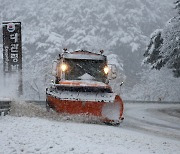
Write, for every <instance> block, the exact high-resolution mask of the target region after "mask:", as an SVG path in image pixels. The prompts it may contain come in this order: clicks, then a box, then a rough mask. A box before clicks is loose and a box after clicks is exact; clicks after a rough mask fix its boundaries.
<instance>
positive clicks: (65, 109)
mask: <svg viewBox="0 0 180 154" xmlns="http://www.w3.org/2000/svg"><path fill="white" fill-rule="evenodd" d="M115 70H116V68H115V66H114V65H108V63H107V57H106V56H105V55H103V52H102V51H101V53H100V54H97V53H92V52H88V51H83V50H80V51H74V52H67V51H66V49H65V50H64V52H63V53H62V54H60V55H59V58H58V59H57V60H56V61H54V62H53V71H52V74H53V75H54V76H55V79H54V80H52V83H51V84H50V86H49V88H47V89H46V107H47V109H50V108H52V109H54V110H55V111H57V112H60V113H67V114H72V115H74V114H77V115H87V116H95V117H97V118H99V119H100V120H102V121H103V122H104V123H106V124H111V125H119V124H120V123H121V122H122V120H123V119H124V118H123V110H124V107H123V101H122V99H121V97H120V96H119V95H117V94H115V93H113V91H112V88H111V87H110V85H109V80H110V79H113V78H115V77H116V72H115Z"/></svg>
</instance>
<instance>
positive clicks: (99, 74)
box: [65, 59, 107, 82]
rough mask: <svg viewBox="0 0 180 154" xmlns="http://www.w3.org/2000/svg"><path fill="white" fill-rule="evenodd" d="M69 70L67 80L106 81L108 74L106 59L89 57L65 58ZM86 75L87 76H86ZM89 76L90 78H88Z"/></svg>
mask: <svg viewBox="0 0 180 154" xmlns="http://www.w3.org/2000/svg"><path fill="white" fill-rule="evenodd" d="M65 63H66V64H67V65H68V70H67V72H66V75H65V79H66V80H95V81H100V82H105V81H106V78H107V76H106V75H105V74H104V71H103V69H104V67H105V66H106V61H103V60H89V59H65ZM85 77H86V78H85ZM87 77H88V78H87Z"/></svg>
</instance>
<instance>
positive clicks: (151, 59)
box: [144, 0, 180, 77]
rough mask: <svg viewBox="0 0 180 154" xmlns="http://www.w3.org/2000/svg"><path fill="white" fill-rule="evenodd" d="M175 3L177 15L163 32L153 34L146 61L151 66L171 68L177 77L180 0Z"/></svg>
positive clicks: (179, 39) (179, 59) (179, 44)
mask: <svg viewBox="0 0 180 154" xmlns="http://www.w3.org/2000/svg"><path fill="white" fill-rule="evenodd" d="M174 4H175V9H176V10H177V16H176V17H174V18H172V19H170V20H169V22H168V23H167V24H166V26H165V28H164V29H163V30H162V32H161V31H158V32H156V33H155V34H154V35H152V37H151V41H150V43H149V45H148V47H147V50H146V51H145V54H144V56H145V57H146V58H145V60H144V61H145V63H150V64H151V68H155V69H161V68H162V67H167V68H170V69H172V71H173V73H174V76H175V77H180V0H177V1H176V2H174Z"/></svg>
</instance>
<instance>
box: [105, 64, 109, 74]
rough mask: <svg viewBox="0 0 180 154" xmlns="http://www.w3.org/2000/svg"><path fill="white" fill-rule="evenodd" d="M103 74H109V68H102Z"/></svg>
mask: <svg viewBox="0 0 180 154" xmlns="http://www.w3.org/2000/svg"><path fill="white" fill-rule="evenodd" d="M104 73H105V74H108V73H109V67H108V66H105V67H104Z"/></svg>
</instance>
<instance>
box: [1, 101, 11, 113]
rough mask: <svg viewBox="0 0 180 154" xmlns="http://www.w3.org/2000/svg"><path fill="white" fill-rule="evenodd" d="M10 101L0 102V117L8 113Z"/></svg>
mask: <svg viewBox="0 0 180 154" xmlns="http://www.w3.org/2000/svg"><path fill="white" fill-rule="evenodd" d="M10 107H11V101H10V100H0V116H4V115H7V114H8V113H9V111H10Z"/></svg>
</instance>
